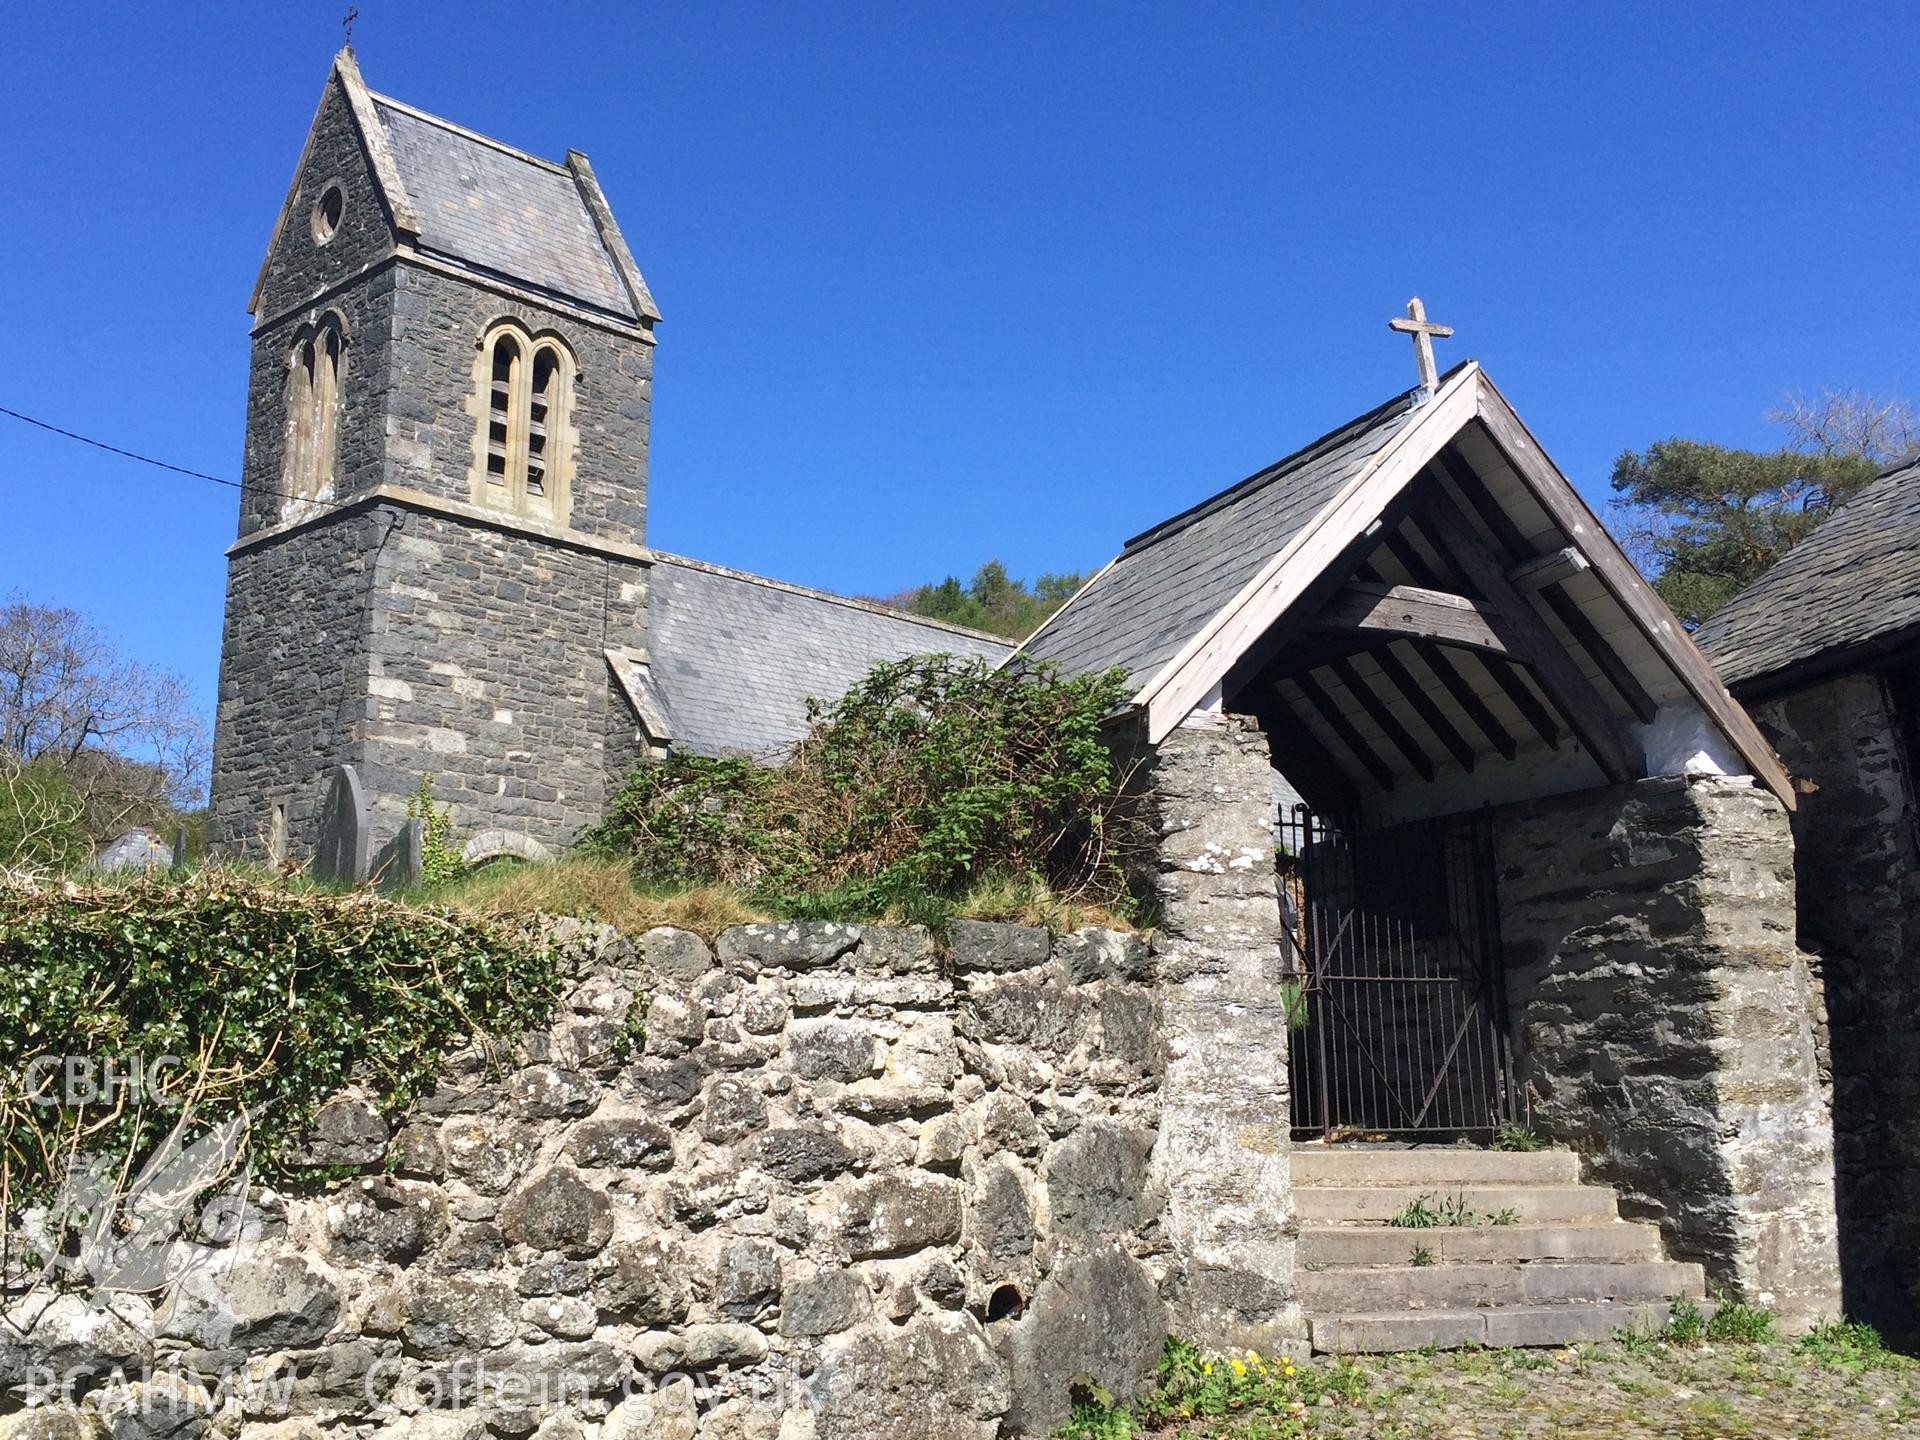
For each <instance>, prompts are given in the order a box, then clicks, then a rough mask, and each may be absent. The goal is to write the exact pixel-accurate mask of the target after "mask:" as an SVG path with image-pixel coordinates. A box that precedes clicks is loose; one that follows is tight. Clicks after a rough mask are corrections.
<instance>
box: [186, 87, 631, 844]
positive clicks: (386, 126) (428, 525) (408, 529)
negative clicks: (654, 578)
mask: <svg viewBox="0 0 1920 1440" xmlns="http://www.w3.org/2000/svg"><path fill="white" fill-rule="evenodd" d="M249 308H250V309H251V311H252V315H253V322H254V323H253V331H252V335H253V356H252V368H251V377H250V381H249V385H248V397H247V432H246V457H245V463H244V469H243V481H244V490H243V494H242V497H241V502H240V526H239V538H238V539H237V540H236V541H235V543H234V544H233V546H232V547H231V548H230V549H229V551H228V566H229V569H228V580H227V608H226V622H225V627H224V631H223V635H222V641H221V662H220V695H219V711H218V718H217V723H216V733H215V746H214V749H215V754H214V769H213V785H212V837H211V838H212V841H213V843H214V845H215V846H216V847H217V848H218V849H219V850H220V851H221V852H223V853H226V854H240V853H247V852H252V853H256V854H258V853H261V852H262V850H263V849H264V848H266V847H268V846H269V845H270V844H273V845H277V844H278V843H279V839H280V837H285V839H286V841H287V842H289V848H290V850H291V852H292V853H293V854H294V855H295V856H299V855H301V854H303V853H305V852H306V851H307V850H308V849H310V847H311V846H312V844H313V842H314V840H315V836H314V833H313V828H314V816H315V811H316V809H317V808H318V805H319V802H320V799H321V792H322V788H323V786H324V784H325V780H326V776H327V775H328V773H329V771H330V770H331V767H333V766H334V765H336V764H339V763H342V762H345V763H349V764H351V765H353V766H354V767H355V769H356V771H357V772H358V774H359V776H360V779H361V782H362V784H363V786H364V788H365V790H366V793H367V797H368V800H369V802H370V804H371V805H372V808H373V813H374V831H375V837H374V838H375V843H378V842H379V841H381V840H383V839H384V838H385V837H386V836H388V835H390V834H391V833H392V832H393V831H394V830H396V829H397V828H398V826H399V824H400V822H401V821H402V819H403V818H404V814H405V806H406V800H407V797H408V796H409V795H410V794H411V793H412V792H414V791H415V790H416V789H417V788H418V786H419V783H420V780H421V778H422V777H423V776H425V775H428V774H431V775H432V776H433V792H434V796H435V798H436V799H437V800H438V801H440V802H441V803H442V804H448V803H450V804H451V805H452V807H453V812H454V819H455V823H456V825H457V827H458V829H459V830H460V832H461V833H463V834H465V835H470V836H471V835H475V834H480V835H483V836H487V837H490V838H487V839H483V840H482V842H481V848H482V849H486V848H489V847H491V848H493V849H496V850H516V851H520V852H523V853H537V851H538V850H540V849H542V848H548V849H550V848H552V847H555V846H557V845H560V844H563V843H565V842H566V841H567V840H568V839H569V838H570V837H571V836H572V834H573V833H574V832H575V831H576V830H577V829H579V828H580V827H581V826H583V825H585V824H588V823H590V822H591V821H592V820H594V819H595V818H597V817H598V815H599V813H600V809H601V805H602V803H603V800H604V798H605V796H606V794H607V793H608V788H609V786H610V785H613V784H616V783H617V782H618V778H619V776H621V775H622V774H624V772H625V770H626V768H627V767H628V765H629V764H631V763H632V761H633V760H634V759H636V758H637V756H638V754H639V753H640V749H641V747H642V745H643V744H644V740H643V737H642V734H641V731H640V727H639V723H638V718H637V716H636V715H635V713H634V710H633V708H632V703H633V702H631V701H630V700H629V699H628V696H627V692H626V690H625V689H623V686H622V681H621V679H620V676H621V675H622V673H624V674H625V675H627V676H629V677H631V676H632V675H633V674H634V673H635V672H636V669H637V668H639V667H644V664H645V660H646V651H645V647H646V642H647V635H646V624H647V575H648V568H649V557H648V553H647V551H646V550H645V548H644V542H645V528H646V499H647V434H648V422H649V408H650V405H651V392H652V374H653V344H654V335H653V328H654V324H655V322H656V321H657V320H658V319H659V312H658V311H657V310H656V309H655V308H654V304H653V297H652V296H651V295H650V294H649V293H648V291H647V285H646V281H645V280H643V279H642V278H641V275H640V272H639V269H638V268H637V267H636V266H635V264H634V261H633V256H632V254H631V252H629V250H628V249H627V245H626V241H625V240H624V239H623V238H622V237H621V234H620V230H619V227H618V226H617V225H616V224H615V223H614V219H613V213H612V211H611V210H610V209H609V208H608V205H607V201H606V197H605V196H604V195H603V194H602V193H601V190H600V186H599V184H598V183H597V182H596V181H595V179H594V175H593V170H592V168H591V167H590V166H589V165H588V163H587V158H586V156H584V155H582V154H579V153H578V152H571V151H570V152H569V153H568V155H567V158H566V160H565V161H564V162H563V163H560V164H555V163H553V162H551V161H548V160H543V159H539V158H537V157H535V156H533V155H528V154H526V153H524V152H522V151H519V150H515V149H513V148H511V147H510V146H507V145H503V144H500V143H499V142H497V141H494V140H489V139H487V138H486V137H484V136H481V135H477V134H474V133H473V132H471V131H468V130H464V129H462V128H461V127H459V126H457V125H454V124H451V123H449V122H448V121H445V120H442V119H439V118H437V117H435V116H432V115H427V114H424V113H422V112H421V111H418V110H415V109H413V108H412V107H411V106H408V105H404V104H401V103H400V102H399V101H396V100H391V99H388V98H387V97H386V96H383V95H378V94H374V93H372V92H370V91H369V90H368V89H367V88H366V85H365V84H364V83H363V82H362V80H361V78H360V73H359V70H358V68H357V67H356V65H355V63H354V59H353V54H352V52H351V51H350V50H342V51H341V52H340V54H339V55H338V56H336V57H335V59H334V62H333V68H332V71H331V73H330V74H329V76H328V78H327V84H326V89H325V92H324V93H323V94H322V96H321V100H320V107H319V110H318V112H317V113H316V115H315V116H314V121H313V127H312V129H311V130H310V131H309V133H308V135H307V141H306V147H305V149H304V150H303V151H302V153H301V156H300V163H299V166H298V167H297V169H296V170H295V172H294V177H293V184H292V187H291V189H290V190H289V192H288V195H287V200H286V203H285V205H284V206H283V207H282V209H281V211H280V217H279V220H278V221H277V222H276V224H275V226H274V230H273V238H272V240H271V242H270V243H269V245H268V249H267V256H266V261H265V263H264V264H263V265H262V267H261V270H260V276H259V280H258V282H257V284H256V285H255V287H254V291H253V298H252V302H251V305H250V307H249Z"/></svg>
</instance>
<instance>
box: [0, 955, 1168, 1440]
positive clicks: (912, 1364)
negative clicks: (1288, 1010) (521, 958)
mask: <svg viewBox="0 0 1920 1440" xmlns="http://www.w3.org/2000/svg"><path fill="white" fill-rule="evenodd" d="M555 937H556V939H557V941H558V942H559V943H561V944H562V945H564V946H565V947H567V950H568V952H569V953H570V954H571V955H572V957H573V960H572V962H571V967H570V968H571V982H570V987H569V991H568V995H567V998H566V1001H565V1003H564V1005H563V1007H562V1010H561V1012H560V1013H559V1014H558V1016H557V1017H556V1019H555V1021H554V1023H553V1024H552V1025H551V1027H550V1028H549V1029H547V1030H545V1031H542V1032H540V1033H536V1034H534V1035H531V1036H529V1037H527V1040H526V1043H525V1045H524V1047H523V1048H522V1050H521V1052H520V1053H519V1054H517V1055H514V1056H511V1057H504V1056H493V1057H489V1056H487V1055H485V1054H483V1053H481V1052H480V1051H478V1050H473V1051H469V1052H464V1053H462V1054H459V1055H457V1056H455V1057H453V1059H452V1061H451V1062H450V1065H449V1068H448V1071H447V1073H446V1075H445V1077H444V1080H443V1083H442V1084H441V1085H440V1087H439V1088H438V1089H437V1090H436V1091H435V1093H433V1094H432V1095H431V1096H429V1097H428V1098H427V1099H425V1100H424V1101H422V1102H421V1103H420V1104H418V1105H417V1106H416V1107H415V1109H414V1110H413V1111H412V1112H411V1113H409V1114H408V1115H407V1116H405V1117H403V1118H402V1119H401V1121H400V1122H399V1123H397V1124H395V1125H393V1126H392V1127H391V1128H390V1127H389V1125H388V1124H387V1123H386V1122H385V1121H383V1120H382V1118H381V1117H380V1116H379V1115H377V1114H376V1113H375V1112H374V1111H373V1109H372V1108H371V1107H370V1106H368V1105H367V1104H365V1103H364V1102H363V1101H361V1100H359V1099H357V1098H355V1097H353V1096H351V1095H348V1096H343V1097H341V1098H339V1099H338V1100H336V1101H334V1102H333V1103H331V1104H330V1105H329V1106H327V1107H326V1108H325V1109H324V1110H323V1111H322V1113H321V1115H320V1116H319V1117H318V1119H317V1121H316V1123H315V1125H314V1127H313V1131H312V1135H311V1137H310V1139H309V1142H308V1146H309V1148H308V1153H307V1155H306V1158H307V1159H308V1160H310V1161H312V1162H313V1163H316V1164H326V1165H331V1166H338V1167H344V1168H345V1170H346V1171H348V1172H350V1173H349V1176H348V1178H346V1179H344V1180H342V1181H341V1182H340V1183H338V1184H337V1185H336V1186H335V1187H333V1188H331V1189H328V1190H326V1191H325V1192H324V1193H319V1194H314V1195H308V1196H303V1197H285V1196H276V1195H264V1196H256V1198H255V1203H254V1205H253V1207H252V1212H253V1213H252V1216H251V1218H250V1219H249V1220H248V1221H247V1223H246V1226H245V1233H244V1234H243V1235H242V1237H241V1238H240V1239H239V1240H238V1241H236V1242H234V1243H232V1244H230V1245H225V1246H216V1245H207V1246H200V1247H189V1248H190V1249H193V1250H195V1251H196V1253H195V1254H194V1255H192V1256H191V1257H190V1258H191V1259H192V1261H193V1263H192V1264H190V1265H189V1266H188V1267H187V1268H186V1271H185V1275H184V1278H183V1279H181V1280H180V1281H179V1283H178V1284H177V1286H175V1293H174V1295H173V1296H172V1297H171V1299H169V1300H168V1301H167V1302H165V1303H163V1304H159V1305H156V1304H154V1303H152V1302H151V1301H150V1300H148V1299H143V1298H141V1297H139V1296H131V1295H116V1296H113V1297H111V1300H112V1303H111V1304H110V1305H109V1306H107V1307H106V1308H104V1309H100V1308H90V1306H89V1304H88V1301H87V1300H86V1298H84V1297H82V1296H78V1295H72V1294H68V1295H61V1296H57V1297H51V1296H46V1295H42V1296H40V1297H37V1298H35V1299H33V1300H32V1301H30V1302H29V1303H28V1304H27V1305H26V1306H25V1307H19V1306H16V1313H15V1315H14V1316H13V1317H12V1318H14V1319H16V1320H23V1321H26V1320H37V1321H38V1323H37V1324H29V1325H28V1326H27V1328H26V1338H25V1339H24V1340H22V1339H19V1338H17V1337H14V1338H12V1339H10V1340H9V1341H8V1342H5V1343H0V1390H4V1392H5V1393H4V1399H0V1408H5V1407H11V1406H18V1405H19V1404H20V1403H21V1401H22V1399H23V1398H24V1397H25V1395H26V1394H27V1393H28V1392H29V1391H32V1390H35V1389H36V1388H37V1389H39V1390H40V1391H41V1392H42V1394H41V1398H43V1399H44V1398H47V1397H46V1395H45V1393H44V1391H45V1389H46V1387H48V1386H49V1384H51V1385H52V1387H53V1389H55V1390H56V1391H58V1390H64V1391H65V1392H66V1396H65V1398H66V1399H67V1400H68V1401H77V1402H78V1403H77V1404H76V1405H69V1406H67V1407H65V1408H62V1407H58V1406H56V1407H52V1408H49V1407H47V1406H41V1407H39V1408H37V1409H34V1410H32V1411H29V1412H27V1413H26V1414H25V1415H24V1416H22V1417H19V1418H16V1419H15V1420H14V1421H12V1422H11V1423H9V1422H4V1421H0V1434H5V1435H11V1436H17V1435H23V1434H30V1435H35V1436H42V1435H45V1436H52V1435H56V1434H57V1435H73V1436H75V1437H79V1436H82V1435H104V1433H105V1431H106V1429H108V1428H111V1431H112V1433H113V1435H114V1436H115V1437H116V1440H148V1437H152V1440H161V1437H172V1440H196V1437H200V1436H207V1437H217V1436H236V1437H246V1440H269V1437H271V1440H318V1437H327V1436H347V1435H361V1434H375V1433H377V1434H381V1435H387V1434H394V1435H405V1436H412V1437H422V1440H427V1437H431V1440H478V1437H480V1436H482V1435H494V1436H500V1437H510V1440H511V1437H520V1436H528V1435H534V1436H538V1437H540V1440H575V1437H582V1440H640V1437H676V1440H693V1437H702V1440H719V1437H727V1440H751V1437H763V1440H773V1437H780V1440H795V1437H816V1440H842V1437H846V1440H882V1437H885V1440H903V1437H909V1436H911V1437H916V1440H929V1437H932V1440H939V1437H953V1440H962V1437H968V1440H972V1437H978V1440H986V1437H991V1436H996V1435H1000V1434H1020V1433H1025V1434H1046V1433H1049V1432H1051V1431H1052V1430H1053V1429H1054V1428H1055V1427H1057V1426H1058V1425H1059V1424H1060V1423H1061V1422H1062V1421H1063V1420H1065V1419H1066V1418H1067V1415H1068V1410H1069V1405H1070V1397H1071V1395H1072V1393H1073V1390H1074V1387H1075V1386H1076V1385H1078V1384H1083V1383H1097V1384H1099V1385H1101V1386H1103V1387H1105V1388H1106V1389H1108V1390H1110V1391H1112V1392H1113V1393H1115V1394H1117V1395H1121V1396H1127V1395H1129V1394H1131V1393H1133V1392H1134V1390H1135V1388H1136V1386H1137V1385H1138V1384H1139V1383H1140V1382H1141V1381H1142V1380H1143V1378H1144V1377H1145V1376H1146V1375H1147V1374H1148V1372H1149V1371H1150V1370H1151V1368H1152V1366H1153V1364H1154V1362H1155V1361H1156V1360H1157V1359H1158V1356H1159V1352H1160V1349H1161V1346H1162V1343H1163V1341H1164V1338H1165V1336H1166V1334H1167V1333H1168V1330H1169V1328H1170V1324H1169V1318H1168V1311H1167V1307H1166V1305H1165V1304H1164V1303H1163V1301H1162V1298H1161V1294H1162V1288H1163V1281H1164V1279H1165V1272H1166V1265H1165V1254H1164V1251H1165V1240H1164V1234H1163V1223H1162V1210H1163V1203H1162V1198H1161V1195H1160V1192H1159V1190H1158V1188H1157V1187H1156V1185H1155V1183H1154V1180H1153V1174H1154V1170H1153V1166H1152V1163H1151V1156H1152V1152H1153V1148H1154V1141H1155V1135H1156V1130H1157V1127H1158V1125H1159V1121H1160V1108H1161V1082H1162V1076H1163V1074H1164V1069H1165V1058H1164V1054H1163V1037H1162V1027H1161V1024H1160V1019H1159V1009H1158V1005H1157V1002H1156V1000H1155V997H1154V994H1153V992H1152V990H1151V988H1150V986H1149V983H1148V980H1149V970H1150V965H1151V957H1150V955H1149V953H1148V947H1147V943H1146V942H1145V941H1144V940H1143V939H1141V938H1139V937H1136V936H1132V935H1125V934H1119V933H1115V932H1109V931H1101V930H1092V929H1088V930H1080V931H1076V932H1074V933H1073V934H1070V935H1066V936H1062V937H1060V938H1058V939H1054V938H1052V937H1050V936H1049V935H1048V934H1047V932H1045V931H1042V930H1035V929H1028V928H1025V927H1020V926H1010V925H989V924H977V923H967V922H960V923H957V924H956V925H955V926H954V927H953V933H952V943H951V946H950V947H949V948H946V949H942V948H937V947H936V945H935V944H934V942H933V940H932V938H931V937H930V936H929V935H928V934H927V933H926V932H925V931H923V930H920V929H914V928H889V927H862V926H857V925H839V924H825V923H821V924H771V925H751V926H743V927H738V928H735V929H732V930H728V931H726V932H724V933H723V934H722V935H721V936H720V937H719V940H718V943H717V944H716V945H713V946H709V945H708V944H707V943H706V942H705V941H703V940H702V939H701V938H700V937H698V936H696V935H694V934H691V933H689V932H686V931H680V930H672V929H658V930H653V931H650V932H648V933H647V934H646V935H644V936H642V937H640V939H639V941H638V943H637V944H630V943H629V942H627V941H626V940H624V939H622V938H621V937H619V936H618V935H617V934H615V933H614V932H612V931H611V930H608V929H606V928H605V927H592V926H582V925H579V924H578V923H577V922H562V923H561V926H560V928H559V929H558V930H557V931H556V932H555ZM642 1023H644V1031H643V1030H642V1029H641V1028H640V1027H641V1024H642ZM27 1310H32V1311H33V1314H32V1315H28V1314H26V1311H27ZM116 1369H118V1370H121V1371H123V1372H125V1376H126V1379H127V1383H124V1384H122V1383H109V1381H110V1380H111V1377H112V1372H114V1371H115V1370H116ZM56 1377H57V1378H56Z"/></svg>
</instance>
